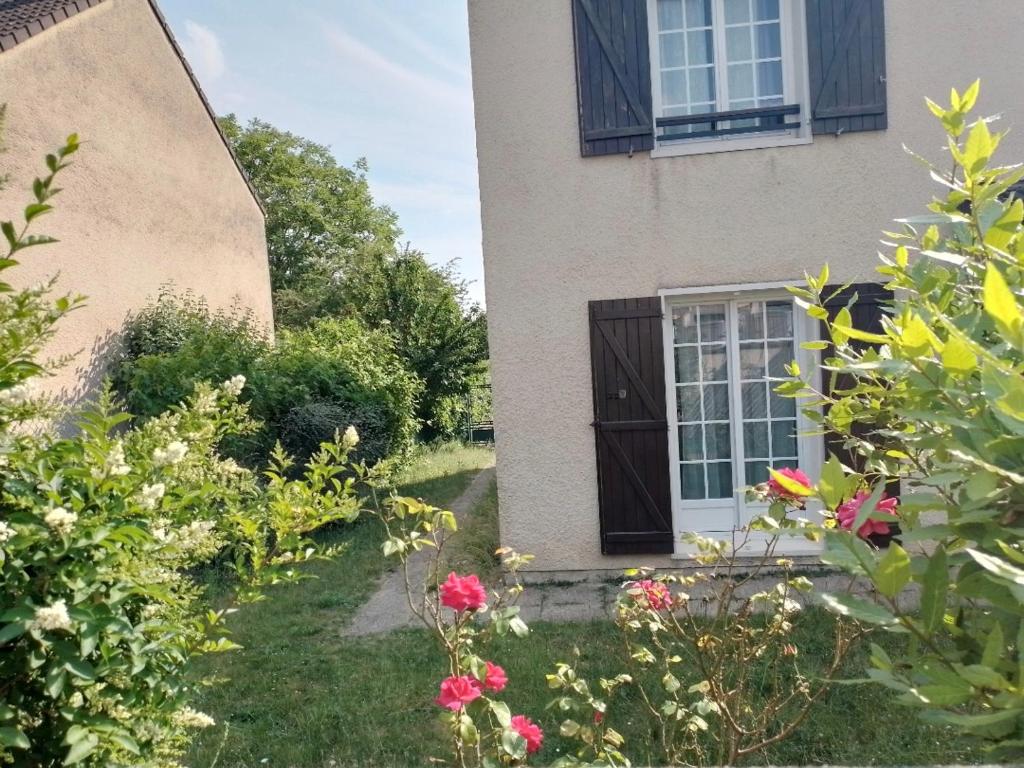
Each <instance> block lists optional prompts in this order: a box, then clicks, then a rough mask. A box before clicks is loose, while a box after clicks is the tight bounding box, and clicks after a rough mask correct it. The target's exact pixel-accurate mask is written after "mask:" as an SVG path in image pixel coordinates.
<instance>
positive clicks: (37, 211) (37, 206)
mask: <svg viewBox="0 0 1024 768" xmlns="http://www.w3.org/2000/svg"><path fill="white" fill-rule="evenodd" d="M52 210H53V206H52V205H47V204H46V203H32V205H29V206H27V207H26V208H25V221H26V222H31V221H32V219H35V218H38V217H39V216H42V215H43V214H44V213H49V212H50V211H52Z"/></svg>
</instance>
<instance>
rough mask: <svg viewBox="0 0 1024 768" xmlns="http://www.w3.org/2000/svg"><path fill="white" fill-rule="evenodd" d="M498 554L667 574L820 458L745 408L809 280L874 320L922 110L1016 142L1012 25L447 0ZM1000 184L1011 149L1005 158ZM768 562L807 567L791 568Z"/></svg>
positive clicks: (703, 6) (772, 9)
mask: <svg viewBox="0 0 1024 768" xmlns="http://www.w3.org/2000/svg"><path fill="white" fill-rule="evenodd" d="M469 15H470V41H471V51H472V65H473V89H474V97H475V104H476V126H477V152H478V158H479V172H480V196H481V206H482V212H481V216H482V224H483V249H484V264H485V275H486V291H487V311H488V326H489V333H490V351H491V366H492V377H493V395H494V418H495V426H496V440H497V461H498V494H499V508H500V526H501V536H502V543H503V544H505V545H507V546H511V547H514V548H516V549H517V550H519V551H522V552H529V553H532V554H534V555H535V556H536V560H535V562H534V566H535V568H536V569H537V570H538V571H540V572H546V573H547V574H548V575H551V574H553V573H555V572H565V573H566V574H569V572H574V571H583V570H594V569H619V568H621V567H623V566H625V565H635V564H638V563H645V564H650V565H660V566H665V565H670V564H671V563H672V562H673V558H679V557H684V556H685V555H686V547H685V545H684V544H683V543H682V542H681V541H680V534H681V533H682V532H684V531H689V530H696V531H703V532H715V533H719V534H721V533H728V532H729V531H731V530H733V529H734V528H736V527H739V526H741V525H743V524H744V523H745V522H746V521H747V520H749V519H751V517H753V516H755V515H756V514H757V513H758V508H757V506H756V505H751V504H748V503H747V502H746V501H745V500H744V498H743V494H742V492H740V491H738V490H737V489H738V488H742V487H743V486H746V485H750V484H754V483H757V482H762V481H764V480H766V479H767V468H768V467H769V466H773V467H777V468H778V467H786V466H795V465H799V466H800V467H802V468H804V469H805V470H806V471H807V472H808V474H809V475H810V476H812V477H814V476H816V474H817V472H818V470H819V468H820V466H821V463H822V460H823V457H824V456H825V453H826V451H825V446H824V444H823V440H822V438H821V437H820V436H817V437H814V436H807V435H801V434H800V433H801V431H804V429H805V428H807V429H808V430H809V429H810V427H811V425H810V424H809V423H808V422H807V420H806V419H804V418H803V416H802V415H801V414H800V413H798V411H797V409H796V408H795V407H794V402H793V401H792V400H785V399H782V398H779V397H777V396H776V395H774V394H773V393H772V392H771V385H770V384H769V381H768V379H769V378H771V377H777V376H785V375H786V372H785V369H784V364H785V363H786V362H788V361H790V360H791V359H793V358H794V357H796V358H797V359H798V360H800V362H801V364H802V368H803V369H804V370H809V371H813V370H815V368H816V361H815V359H814V355H815V354H816V353H812V352H806V351H803V350H801V349H800V344H801V342H803V341H805V340H813V339H816V338H818V334H819V329H818V327H817V326H816V324H815V323H814V322H811V321H809V320H808V319H807V318H806V316H805V315H804V314H803V313H802V312H801V311H800V310H799V309H798V308H797V307H795V306H794V304H793V303H792V301H791V300H790V297H789V294H788V293H787V292H786V291H785V286H786V285H788V284H800V283H802V282H803V275H804V273H805V271H812V272H814V273H815V274H816V273H817V272H818V270H819V269H820V267H821V266H822V265H823V264H824V263H825V262H828V263H829V264H830V265H831V268H832V278H833V280H834V282H836V283H845V282H853V283H854V284H855V288H856V289H857V291H858V294H859V296H860V300H859V302H858V304H857V306H856V310H855V313H854V314H855V318H854V319H855V321H856V322H858V323H860V324H862V325H863V326H864V327H865V328H870V327H871V326H872V325H874V324H876V323H877V322H878V321H879V316H880V312H881V311H882V310H881V307H882V304H883V302H884V300H885V298H886V293H885V291H884V290H883V289H882V288H881V286H880V285H878V284H877V283H875V282H873V281H876V280H877V279H878V277H877V275H876V274H875V272H874V267H875V265H876V263H877V262H876V253H877V251H878V249H879V245H878V241H879V239H880V233H881V232H882V231H883V230H885V229H892V228H893V226H894V225H893V224H892V219H894V218H895V217H897V216H901V215H913V214H919V213H923V212H924V206H925V205H926V203H927V202H928V201H929V200H930V199H931V198H932V197H933V195H934V187H933V182H932V181H931V180H930V179H929V177H928V173H927V170H926V169H924V168H922V166H921V165H919V164H918V163H917V162H915V161H914V160H913V159H912V158H911V157H909V156H908V155H907V154H906V153H905V152H904V149H903V145H907V146H909V147H912V148H913V149H914V150H917V151H918V152H920V153H922V154H924V155H927V156H930V157H932V158H934V159H936V160H939V159H941V158H942V156H943V143H944V134H943V132H942V131H941V128H940V127H939V126H938V124H937V123H936V121H935V119H934V118H933V116H932V115H931V114H930V113H929V112H928V110H927V109H926V108H925V105H924V97H925V96H926V95H927V96H931V97H933V98H935V99H937V100H945V99H946V94H948V93H949V88H950V86H954V85H955V86H957V87H958V88H964V87H966V86H967V85H968V84H969V83H970V82H971V81H972V80H973V79H974V78H976V77H981V78H982V99H981V101H980V102H979V107H978V109H979V112H980V113H981V114H992V113H996V112H1001V113H1002V115H1003V118H1004V120H1003V125H1016V126H1018V127H1021V126H1024V104H1022V103H1021V99H1020V79H1021V74H1022V70H1021V67H1020V65H1019V64H1017V63H1016V62H1018V60H1019V56H1018V48H1019V46H1018V44H1017V43H1018V40H1017V38H1018V37H1019V31H1020V30H1021V29H1024V3H1020V2H1018V0H986V1H985V2H983V3H978V2H971V1H970V0H915V2H907V1H906V0H884V1H883V0H518V1H517V2H514V3H511V2H507V0H469ZM1002 151H1003V153H1004V154H1003V156H1004V158H1008V159H1009V160H1020V159H1024V131H1017V132H1015V133H1012V134H1011V135H1010V137H1009V138H1008V139H1007V141H1006V142H1005V143H1004V145H1003V150H1002ZM788 546H789V547H790V551H791V552H792V553H794V554H801V553H810V552H812V551H813V545H811V544H810V543H806V542H805V543H804V544H803V545H795V544H792V543H789V544H788Z"/></svg>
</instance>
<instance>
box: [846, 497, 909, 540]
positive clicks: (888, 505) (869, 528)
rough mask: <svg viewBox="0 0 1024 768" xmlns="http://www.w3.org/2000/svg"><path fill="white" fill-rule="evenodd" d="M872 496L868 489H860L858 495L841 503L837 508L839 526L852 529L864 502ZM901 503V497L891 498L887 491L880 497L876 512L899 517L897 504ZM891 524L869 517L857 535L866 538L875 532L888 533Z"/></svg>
mask: <svg viewBox="0 0 1024 768" xmlns="http://www.w3.org/2000/svg"><path fill="white" fill-rule="evenodd" d="M870 497H871V494H870V493H868V492H867V491H859V492H858V493H857V495H856V496H854V497H853V498H852V499H850V500H849V501H848V502H846V503H845V504H840V505H839V509H837V510H836V517H837V518H838V519H839V527H840V528H842V529H844V530H847V531H848V530H850V529H851V528H853V524H854V522H855V521H856V520H857V515H858V514H859V513H860V508H861V507H863V506H864V502H865V501H867V500H868V499H869V498H870ZM897 504H899V499H890V498H889V495H888V494H886V493H883V494H882V498H881V499H879V501H878V503H877V504H876V505H875V512H881V513H883V514H886V515H892V516H893V517H898V513H897V512H896V505H897ZM888 532H889V524H888V523H887V522H886V521H885V520H872V519H870V518H868V519H867V520H865V521H864V524H863V525H861V527H860V530H858V531H857V535H858V536H860V537H861V538H862V539H866V538H867V537H868V536H870V535H871V534H873V533H888Z"/></svg>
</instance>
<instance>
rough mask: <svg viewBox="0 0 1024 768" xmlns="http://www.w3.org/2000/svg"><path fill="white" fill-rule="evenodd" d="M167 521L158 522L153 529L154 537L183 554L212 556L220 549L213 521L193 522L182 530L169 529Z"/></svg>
mask: <svg viewBox="0 0 1024 768" xmlns="http://www.w3.org/2000/svg"><path fill="white" fill-rule="evenodd" d="M169 525H170V524H169V522H168V521H167V520H158V521H157V524H156V527H154V528H153V537H154V538H155V539H156V540H157V541H159V542H161V543H163V544H167V545H171V546H174V547H176V548H177V549H178V550H180V551H181V552H185V553H188V554H196V555H212V554H214V553H215V552H217V550H218V549H219V548H220V542H219V541H218V539H217V536H216V533H215V531H214V528H215V527H216V523H214V522H213V521H212V520H193V521H192V522H191V523H189V524H188V525H186V526H183V527H181V528H169V527H168V526H169Z"/></svg>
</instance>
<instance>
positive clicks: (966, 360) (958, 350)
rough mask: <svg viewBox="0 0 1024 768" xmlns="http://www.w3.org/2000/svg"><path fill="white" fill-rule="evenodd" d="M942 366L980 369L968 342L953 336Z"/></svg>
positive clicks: (963, 371)
mask: <svg viewBox="0 0 1024 768" xmlns="http://www.w3.org/2000/svg"><path fill="white" fill-rule="evenodd" d="M1018 202H1019V201H1018ZM942 365H943V367H945V368H946V369H947V370H950V371H955V372H956V373H971V372H972V371H973V370H974V369H975V368H977V367H978V358H977V356H976V355H975V354H974V352H973V351H972V350H971V348H970V347H969V346H968V345H967V342H965V341H962V340H961V339H960V337H959V336H953V335H951V336H950V337H949V339H948V340H947V341H946V346H944V347H943V348H942Z"/></svg>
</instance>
